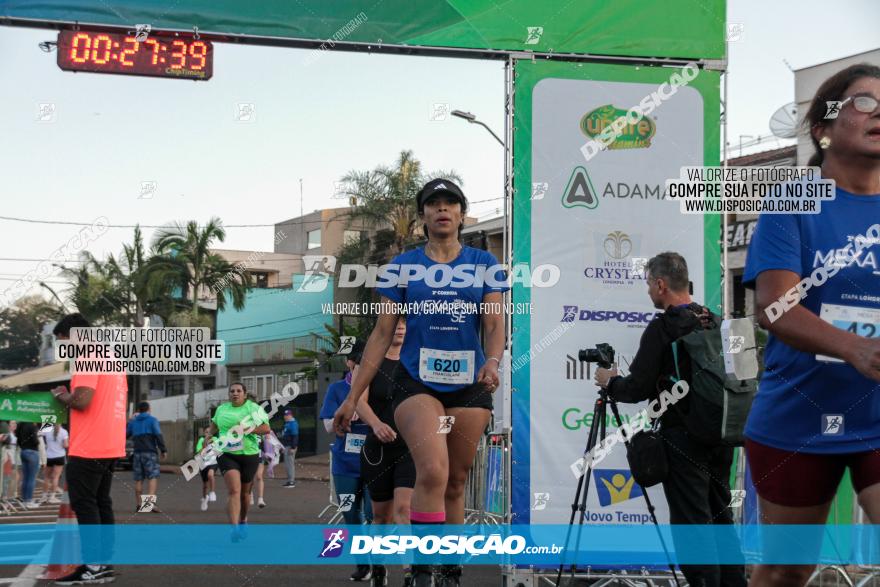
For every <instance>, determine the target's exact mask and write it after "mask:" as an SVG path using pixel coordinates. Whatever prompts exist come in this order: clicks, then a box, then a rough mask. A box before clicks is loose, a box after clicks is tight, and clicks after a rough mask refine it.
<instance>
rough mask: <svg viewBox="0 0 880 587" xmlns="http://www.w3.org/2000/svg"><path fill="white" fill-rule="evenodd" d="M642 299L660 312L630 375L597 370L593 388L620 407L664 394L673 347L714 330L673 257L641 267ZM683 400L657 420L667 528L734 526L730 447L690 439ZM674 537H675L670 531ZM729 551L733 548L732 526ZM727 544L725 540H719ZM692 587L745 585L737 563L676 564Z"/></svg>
mask: <svg viewBox="0 0 880 587" xmlns="http://www.w3.org/2000/svg"><path fill="white" fill-rule="evenodd" d="M645 271H646V274H647V282H648V295H649V296H650V298H651V301H652V302H653V304H654V307H655V308H657V309H658V310H663V313H662V314H660V315H659V316H658V317H657V318H655V319H654V320H653V321H652V322H651V323H650V324H648V326H647V327H646V328H645V331H644V332H643V333H642V338H641V341H640V342H639V350H638V352H637V353H636V356H635V358H634V359H633V361H632V364H631V365H630V374H629V375H627V376H626V377H621V376H620V375H618V374H617V369H616V368H614V369H602V368H600V369H597V370H596V384H597V385H599V386H600V387H602V388H605V389H607V390H608V392H609V395H610V396H611V397H612V398H613V399H615V400H617V401H621V402H624V403H638V402H642V401H645V400H652V399H657V398H658V397H659V395H660V392H661V391H669V390H670V389H671V387H672V384H673V381H674V379H673V376H674V375H675V374H676V369H675V362H674V358H673V354H672V342H673V341H674V340H677V339H679V338H681V337H682V336H685V335H687V334H689V333H691V332H693V331H694V330H697V329H701V328H703V327H707V328H708V327H714V323H713V322H712V317H711V313H710V312H709V310H708V309H707V308H705V307H703V306H700V305H699V304H696V303H694V302H693V301H692V300H691V296H690V294H689V288H688V285H689V279H688V269H687V262H686V261H685V260H684V258H683V257H682V256H681V255H679V254H677V253H672V252H666V253H660V254H659V255H657V256H655V257H653V258H652V259H650V260H649V261H648V263H647V265H646V266H645ZM679 367H680V369H681V373H682V377H683V378H684V379H685V380H688V379H689V376H690V360H689V359H688V358H687V356H686V355H683V356H680V358H679ZM688 399H689V398H688V396H685V397H684V398H682V399H681V400H680V401H678V402H677V403H676V404H674V405H670V406H669V407H668V409H667V410H666V411H665V412H664V413H663V414H662V415H661V416H660V426H661V427H660V437H661V438H662V439H663V443H664V444H665V447H666V455H667V460H668V470H669V472H668V475H667V476H666V479H665V480H664V481H663V491H664V493H665V495H666V501H667V502H668V504H669V517H670V523H671V524H707V525H708V524H733V517H732V516H731V513H730V509H729V507H728V506H729V504H730V501H731V497H730V488H729V485H728V479H729V478H730V467H731V463H732V461H733V448H729V447H724V446H713V445H706V444H703V443H702V442H699V441H697V440H696V439H695V438H693V437H692V436H691V435H689V433H688V430H687V428H686V427H685V417H686V415H687V414H688V404H689V402H688ZM673 538H674V539H675V538H676V533H673ZM730 540H731V541H732V542H730V543H726V546H722V545H720V544H719V545H717V546H718V549H719V550H722V549H723V551H725V552H727V551H728V549H729V548H731V547H736V548H737V549H738V548H739V546H738V543H737V542H736V540H737V539H736V536H735V534H734V533H733V527H732V526H731V532H730ZM725 542H726V541H725ZM680 567H681V571H682V573H684V576H685V578H686V579H687V581H688V583H689V584H690V585H691V587H722V586H723V587H744V586H745V585H746V579H745V569H744V566H743V565H680Z"/></svg>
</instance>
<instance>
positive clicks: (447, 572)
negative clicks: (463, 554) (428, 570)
mask: <svg viewBox="0 0 880 587" xmlns="http://www.w3.org/2000/svg"><path fill="white" fill-rule="evenodd" d="M461 570H462V569H461V566H460V565H443V566H442V567H440V569H438V573H437V587H460V586H461Z"/></svg>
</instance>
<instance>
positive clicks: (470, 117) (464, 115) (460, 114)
mask: <svg viewBox="0 0 880 587" xmlns="http://www.w3.org/2000/svg"><path fill="white" fill-rule="evenodd" d="M450 114H452V115H453V116H455V117H457V118H461V119H462V120H467V121H468V124H479V125H480V126H482V127H483V128H485V129H486V130H487V131H489V134H491V135H492V136H493V137H495V140H496V141H498V143H499V144H500V145H501V146H502V147H504V141H502V140H501V139H500V138H498V135H496V134H495V133H494V132H493V131H492V129H491V128H489V127H488V126H486V123H484V122H482V121H479V120H477V117H476V115H474V114H471V113H470V112H464V111H463V110H453V111H452V112H451V113H450ZM505 150H506V147H505Z"/></svg>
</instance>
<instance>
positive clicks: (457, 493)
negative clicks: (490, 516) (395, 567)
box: [334, 179, 509, 587]
mask: <svg viewBox="0 0 880 587" xmlns="http://www.w3.org/2000/svg"><path fill="white" fill-rule="evenodd" d="M416 202H417V206H418V211H419V217H420V218H421V219H422V220H423V221H424V223H425V228H424V230H425V234H426V236H427V237H428V243H427V244H426V245H425V247H424V248H419V249H415V250H412V251H407V252H405V253H403V254H401V255H398V256H397V257H396V258H395V259H394V260H393V261H392V264H396V265H398V266H401V269H400V274H401V275H403V274H405V272H406V271H407V269H405V268H404V267H403V266H409V267H410V268H417V267H421V268H425V270H426V274H425V276H424V278H421V279H415V278H410V279H408V280H406V283H405V284H404V285H405V286H404V287H401V286H400V284H397V286H396V287H380V288H379V292H380V293H381V294H382V302H384V303H385V307H383V308H382V310H383V311H382V312H380V314H379V317H378V320H377V323H376V326H375V328H374V329H373V332H372V334H371V335H370V338H369V340H368V341H367V346H366V349H365V351H364V355H363V358H362V360H361V366H360V371H359V373H358V376H357V377H356V378H355V380H354V381H353V382H352V387H351V392H350V393H349V395H348V398H347V399H346V401H345V402H344V403H343V404H342V406H340V408H339V410H337V412H336V415H335V423H334V425H335V426H336V430H337V434H341V433H344V432H345V431H347V430H348V427H349V422H350V421H351V417H352V414H353V413H354V411H355V407H356V406H357V403H358V400H359V399H360V396H361V394H362V393H363V392H364V390H365V389H367V387H368V386H369V384H370V382H371V381H372V379H373V377H374V376H375V375H376V371H377V369H378V367H379V366H380V365H381V364H382V359H383V357H384V356H385V353H386V352H387V350H388V347H389V346H390V345H391V341H392V339H393V337H394V331H395V328H396V326H397V317H398V313H397V312H396V311H393V310H392V309H390V308H388V306H390V305H391V303H392V302H396V303H407V304H412V303H425V302H428V303H433V302H436V303H443V302H446V303H447V304H448V305H451V306H452V307H453V308H455V309H454V310H453V311H451V312H444V313H439V314H434V313H430V312H421V311H413V312H411V313H410V314H409V315H408V316H407V332H406V338H405V339H404V343H403V348H402V350H401V353H400V364H399V366H398V368H397V370H396V371H395V375H394V384H395V397H394V406H395V411H394V420H395V423H396V424H397V427H398V429H399V430H400V433H401V435H402V436H403V439H404V441H405V442H406V445H407V446H408V447H409V450H410V451H411V453H412V458H413V461H414V462H415V466H416V484H415V488H414V490H413V495H412V502H411V511H410V519H411V521H412V522H413V523H415V524H443V523H450V524H463V523H464V488H465V482H466V481H467V477H468V473H469V472H470V470H471V467H472V466H473V463H474V457H475V455H476V451H477V445H478V443H479V441H480V437H481V436H482V434H483V431H484V430H485V429H486V425H487V424H488V423H489V417H490V415H491V410H492V392H494V391H495V389H496V387H497V386H498V381H499V379H498V365H499V361H500V359H501V353H502V351H503V350H504V344H505V340H504V314H503V308H502V293H503V292H504V291H506V290H507V289H509V287H508V286H507V284H506V281H505V279H506V276H505V275H504V271H503V270H502V268H501V266H500V265H498V261H497V260H496V259H495V257H494V256H493V255H492V254H491V253H488V252H486V251H482V250H478V249H474V248H471V247H465V246H462V244H461V243H460V242H459V235H460V232H461V227H462V223H463V219H464V215H465V213H466V212H467V200H466V199H465V197H464V194H463V193H462V192H461V189H460V188H459V187H458V186H457V185H455V184H454V183H453V182H451V181H449V180H447V179H435V180H432V181H430V182H428V183H427V184H425V186H424V187H423V188H422V189H421V190H420V191H419V194H418V196H417V200H416ZM453 271H454V275H455V277H452V278H450V276H451V275H453ZM409 275H412V273H409ZM463 275H466V276H471V277H473V276H476V277H475V279H470V278H469V277H465V278H462V276H463ZM401 281H404V279H403V278H402V279H401ZM481 304H485V305H483V306H481ZM477 310H480V311H479V312H478V311H477ZM481 325H482V329H483V334H484V340H485V346H486V348H485V354H484V352H483V348H482V346H481V344H480V327H481ZM446 416H453V417H454V418H455V420H454V422H453V423H452V427H451V430H449V432H448V433H442V432H441V424H442V423H443V422H444V418H445V417H446ZM445 421H446V422H447V423H448V422H449V420H448V419H447V420H445ZM460 575H461V567H460V566H457V565H444V567H443V569H442V570H441V578H440V585H448V586H454V585H459V584H460V582H459V577H460ZM431 584H432V577H431V569H430V567H429V566H422V565H414V566H413V586H414V587H422V586H423V585H431Z"/></svg>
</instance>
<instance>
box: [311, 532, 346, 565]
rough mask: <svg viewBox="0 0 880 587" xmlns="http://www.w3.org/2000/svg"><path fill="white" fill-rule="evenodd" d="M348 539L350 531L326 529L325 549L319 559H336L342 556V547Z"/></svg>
mask: <svg viewBox="0 0 880 587" xmlns="http://www.w3.org/2000/svg"><path fill="white" fill-rule="evenodd" d="M346 539H348V530H345V529H343V528H335V529H334V528H325V529H324V547H323V548H322V549H321V554H319V555H318V558H336V557H337V556H339V555H341V554H342V550H343V548H342V546H343V544H345V541H346Z"/></svg>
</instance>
